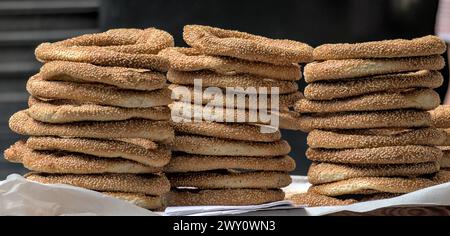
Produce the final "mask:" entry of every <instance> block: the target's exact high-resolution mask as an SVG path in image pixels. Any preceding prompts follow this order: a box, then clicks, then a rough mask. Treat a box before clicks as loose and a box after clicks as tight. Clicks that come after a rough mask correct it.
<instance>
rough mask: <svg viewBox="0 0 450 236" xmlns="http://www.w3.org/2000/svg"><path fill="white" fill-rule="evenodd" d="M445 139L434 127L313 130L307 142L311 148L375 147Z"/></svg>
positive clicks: (424, 142) (437, 141)
mask: <svg viewBox="0 0 450 236" xmlns="http://www.w3.org/2000/svg"><path fill="white" fill-rule="evenodd" d="M444 139H445V135H444V133H443V132H442V131H440V130H438V129H436V128H418V129H395V128H394V129H362V130H332V131H327V130H313V131H311V132H310V133H309V134H308V138H307V142H308V146H309V147H311V148H333V149H346V148H375V147H386V146H406V145H424V146H436V145H439V144H441V143H442V142H443V141H444Z"/></svg>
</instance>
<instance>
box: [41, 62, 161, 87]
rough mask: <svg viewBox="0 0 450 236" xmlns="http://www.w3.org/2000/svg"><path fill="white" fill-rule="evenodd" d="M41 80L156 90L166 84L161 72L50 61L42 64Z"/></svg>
mask: <svg viewBox="0 0 450 236" xmlns="http://www.w3.org/2000/svg"><path fill="white" fill-rule="evenodd" d="M39 74H40V75H41V76H42V79H43V80H48V81H66V82H78V83H81V82H88V83H101V84H107V85H112V86H116V87H118V88H122V89H132V90H147V91H151V90H156V89H162V88H164V87H165V85H166V76H165V75H164V74H163V73H161V72H153V71H149V70H142V69H141V70H140V69H132V68H124V67H103V66H95V65H91V64H88V63H82V62H69V61H51V62H47V63H45V64H44V65H42V67H41V70H40V72H39Z"/></svg>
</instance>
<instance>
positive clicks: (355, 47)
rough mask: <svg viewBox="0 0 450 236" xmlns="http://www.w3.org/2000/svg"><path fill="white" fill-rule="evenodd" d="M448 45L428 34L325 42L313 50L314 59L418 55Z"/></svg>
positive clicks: (439, 50)
mask: <svg viewBox="0 0 450 236" xmlns="http://www.w3.org/2000/svg"><path fill="white" fill-rule="evenodd" d="M446 48H447V46H446V44H445V42H444V41H442V39H440V38H439V37H437V36H434V35H428V36H425V37H421V38H415V39H412V40H406V39H394V40H383V41H373V42H365V43H353V44H349V43H342V44H341V43H340V44H324V45H321V46H319V47H316V48H315V49H314V51H313V54H314V60H317V61H323V60H340V59H352V58H394V57H418V56H430V55H436V54H443V53H444V52H445V50H446Z"/></svg>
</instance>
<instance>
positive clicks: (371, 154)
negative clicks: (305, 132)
mask: <svg viewBox="0 0 450 236" xmlns="http://www.w3.org/2000/svg"><path fill="white" fill-rule="evenodd" d="M306 157H307V158H308V159H309V160H312V161H318V162H331V163H343V164H414V163H424V162H435V161H439V160H440V159H441V158H442V151H441V150H440V149H439V148H436V147H428V146H412V145H411V146H392V147H378V148H361V149H342V150H339V149H314V148H308V150H307V151H306Z"/></svg>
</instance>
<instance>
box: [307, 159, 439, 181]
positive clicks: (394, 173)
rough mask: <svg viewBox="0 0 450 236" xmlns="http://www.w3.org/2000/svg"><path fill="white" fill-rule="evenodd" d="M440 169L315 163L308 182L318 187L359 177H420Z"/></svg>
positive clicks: (422, 165)
mask: <svg viewBox="0 0 450 236" xmlns="http://www.w3.org/2000/svg"><path fill="white" fill-rule="evenodd" d="M439 168H440V166H439V162H425V163H415V164H398V165H348V164H345V165H342V164H331V163H313V164H312V165H311V166H310V167H309V170H308V181H309V182H310V183H311V184H314V185H316V184H325V183H332V182H337V181H341V180H347V179H352V178H359V177H418V176H421V175H426V174H433V173H437V172H438V171H439Z"/></svg>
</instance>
